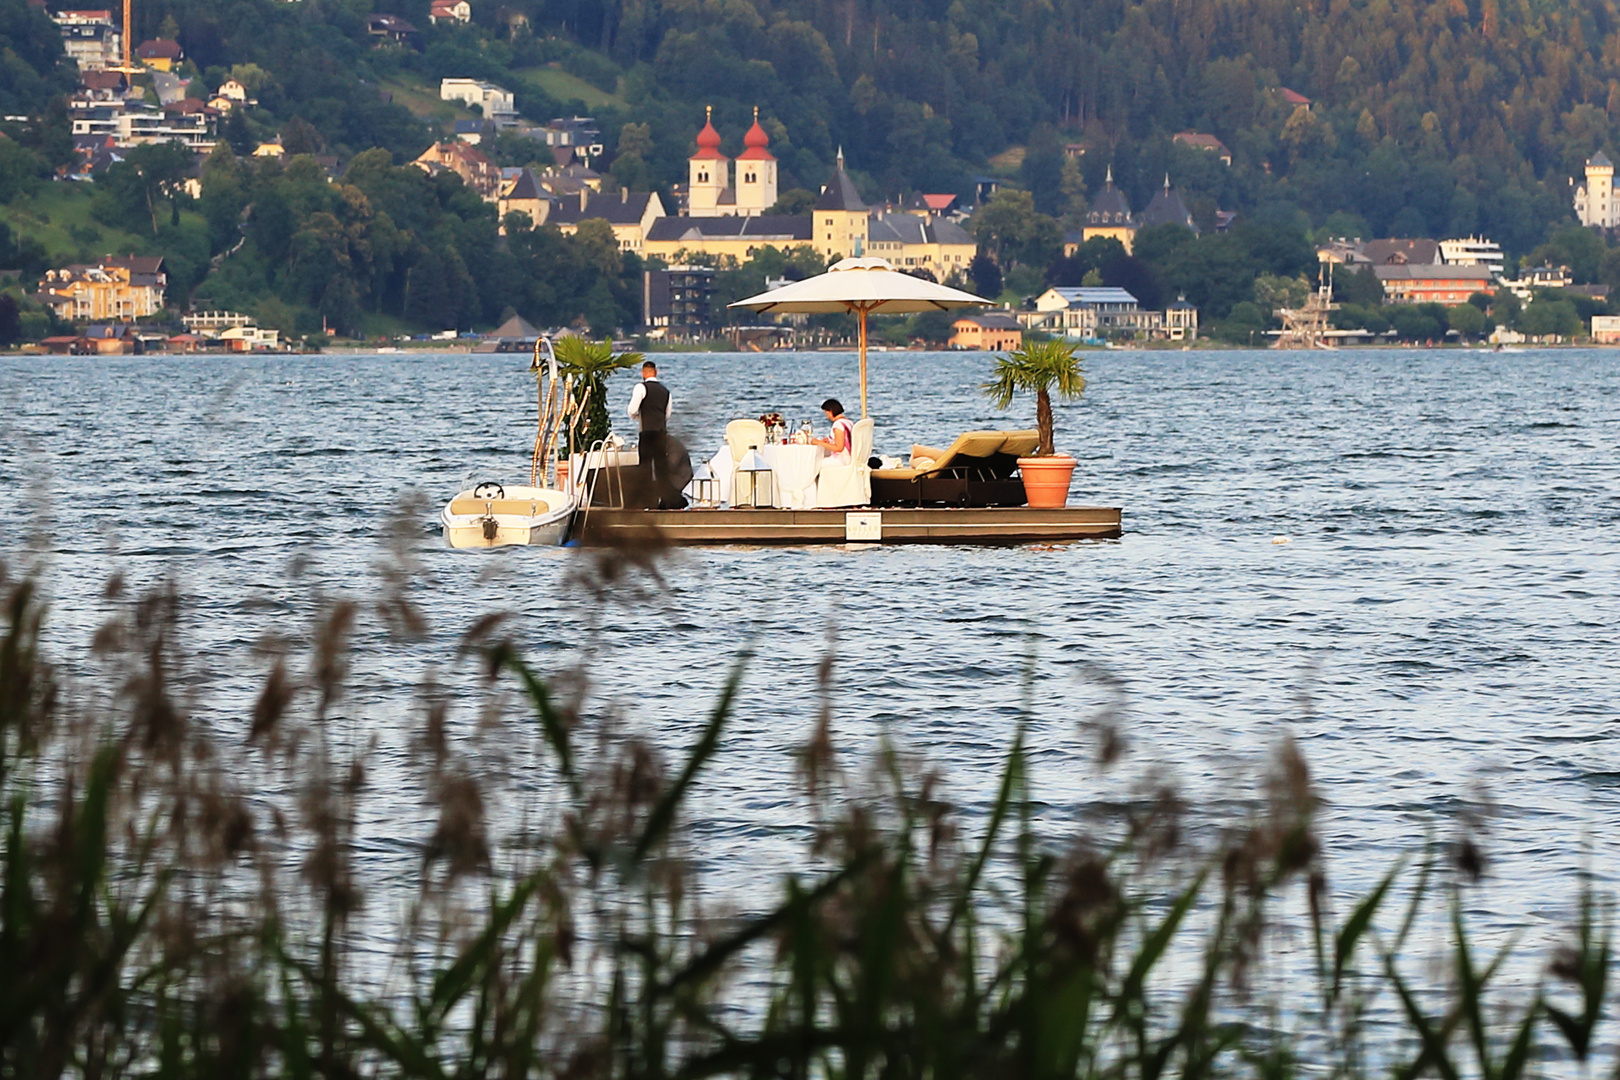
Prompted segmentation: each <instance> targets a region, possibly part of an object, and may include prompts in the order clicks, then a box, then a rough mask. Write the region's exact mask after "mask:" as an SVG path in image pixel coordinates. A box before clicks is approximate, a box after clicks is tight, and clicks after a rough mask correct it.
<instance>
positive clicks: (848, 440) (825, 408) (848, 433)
mask: <svg viewBox="0 0 1620 1080" xmlns="http://www.w3.org/2000/svg"><path fill="white" fill-rule="evenodd" d="M821 411H822V412H824V413H826V414H827V419H828V420H831V421H832V436H831V437H830V438H826V439H811V440H810V442H811V444H812V445H814V446H824V447H826V448H827V464H832V465H848V464H849V454H850V449H851V447H853V446H854V445H855V421H853V420H851V419H850V418H849V417H847V416H845V415H844V406H843V405H842V404H840V403H839V401H838V399H837V398H828V399H827V400H826V401H823V402H822V403H821Z"/></svg>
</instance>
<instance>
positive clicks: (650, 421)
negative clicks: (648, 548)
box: [629, 360, 686, 510]
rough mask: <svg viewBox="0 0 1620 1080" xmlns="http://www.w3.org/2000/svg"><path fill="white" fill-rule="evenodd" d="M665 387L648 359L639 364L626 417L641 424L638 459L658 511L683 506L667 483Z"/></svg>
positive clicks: (667, 406) (670, 406)
mask: <svg viewBox="0 0 1620 1080" xmlns="http://www.w3.org/2000/svg"><path fill="white" fill-rule="evenodd" d="M673 407H674V406H673V402H671V401H670V397H669V389H668V388H667V387H665V386H664V384H663V383H661V382H659V381H658V365H657V364H655V363H653V362H652V361H651V360H648V361H647V362H646V363H645V364H642V365H641V382H639V383H637V384H636V388H635V389H634V390H632V391H630V410H629V412H630V418H631V419H632V420H636V421H639V422H640V423H641V444H640V446H639V448H638V450H639V453H640V457H641V460H642V461H643V462H645V463H646V464H648V465H649V466H651V469H652V500H651V501H653V502H654V505H655V506H656V507H657V508H658V509H660V510H678V509H680V508H681V507H682V506H685V505H686V500H685V499H684V498H682V497H681V493H680V492H679V491H677V490H675V486H674V485H673V484H671V483H670V475H669V460H668V456H669V445H668V429H669V414H670V412H671V411H672V409H673Z"/></svg>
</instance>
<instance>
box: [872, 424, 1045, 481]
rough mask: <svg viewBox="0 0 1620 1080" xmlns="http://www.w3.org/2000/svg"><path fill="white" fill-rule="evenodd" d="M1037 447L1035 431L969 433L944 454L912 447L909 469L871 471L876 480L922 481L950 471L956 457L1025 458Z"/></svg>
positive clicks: (1037, 437)
mask: <svg viewBox="0 0 1620 1080" xmlns="http://www.w3.org/2000/svg"><path fill="white" fill-rule="evenodd" d="M1039 444H1040V435H1039V433H1037V432H1034V431H969V432H966V433H964V434H962V435H959V436H957V438H956V441H955V442H953V443H951V445H950V446H949V447H947V448H946V449H944V450H935V449H934V448H933V447H929V446H922V445H920V444H918V445H914V446H912V448H911V468H909V469H874V470H873V472H872V475H873V476H874V477H876V478H877V479H879V480H921V479H922V478H923V477H925V476H928V475H931V474H932V473H936V472H940V471H942V470H944V469H946V468H949V467H950V465H951V464H952V463H953V462H954V461H955V460H956V459H957V458H959V457H970V458H986V457H989V456H990V455H992V454H995V453H1016V454H1027V453H1029V452H1030V451H1031V450H1033V449H1035V447H1036V446H1038V445H1039ZM919 455H920V456H919ZM925 463H926V464H925Z"/></svg>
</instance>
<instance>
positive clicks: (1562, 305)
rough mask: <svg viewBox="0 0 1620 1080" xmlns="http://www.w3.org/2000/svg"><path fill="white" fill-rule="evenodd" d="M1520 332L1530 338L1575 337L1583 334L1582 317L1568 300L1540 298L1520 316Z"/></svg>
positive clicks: (1533, 301)
mask: <svg viewBox="0 0 1620 1080" xmlns="http://www.w3.org/2000/svg"><path fill="white" fill-rule="evenodd" d="M1519 330H1520V332H1522V333H1524V334H1528V335H1529V336H1530V337H1552V336H1554V335H1557V336H1561V337H1574V336H1575V335H1577V334H1579V333H1580V332H1581V317H1580V315H1579V313H1577V312H1576V310H1575V305H1574V304H1572V303H1570V302H1569V301H1568V300H1554V299H1552V298H1551V297H1546V296H1538V297H1536V298H1535V299H1534V300H1532V301H1530V303H1529V304H1528V305H1526V306H1525V309H1524V313H1523V314H1521V315H1520V316H1519Z"/></svg>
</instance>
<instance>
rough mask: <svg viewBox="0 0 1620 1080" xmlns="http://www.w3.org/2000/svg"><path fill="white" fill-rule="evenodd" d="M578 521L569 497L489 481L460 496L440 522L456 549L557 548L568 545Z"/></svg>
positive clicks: (450, 503) (446, 507)
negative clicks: (511, 545)
mask: <svg viewBox="0 0 1620 1080" xmlns="http://www.w3.org/2000/svg"><path fill="white" fill-rule="evenodd" d="M573 517H574V497H573V496H572V495H569V494H568V493H566V492H562V491H557V490H556V489H554V488H542V487H516V486H514V487H503V486H501V485H500V484H497V483H494V482H492V481H486V482H484V483H482V484H479V485H478V486H476V487H473V488H469V489H468V490H466V491H462V492H459V493H458V494H457V495H456V497H455V498H453V499H451V500H450V502H449V503H448V504H446V506H445V508H444V511H443V512H442V513H440V515H439V520H440V521H441V522H442V523H443V524H444V541H445V543H447V544H449V545H450V546H451V547H453V548H490V547H502V546H505V545H508V544H525V545H530V546H540V547H556V546H558V545H559V544H563V543H566V542H567V540H568V526H569V524H570V522H572V520H573Z"/></svg>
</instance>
